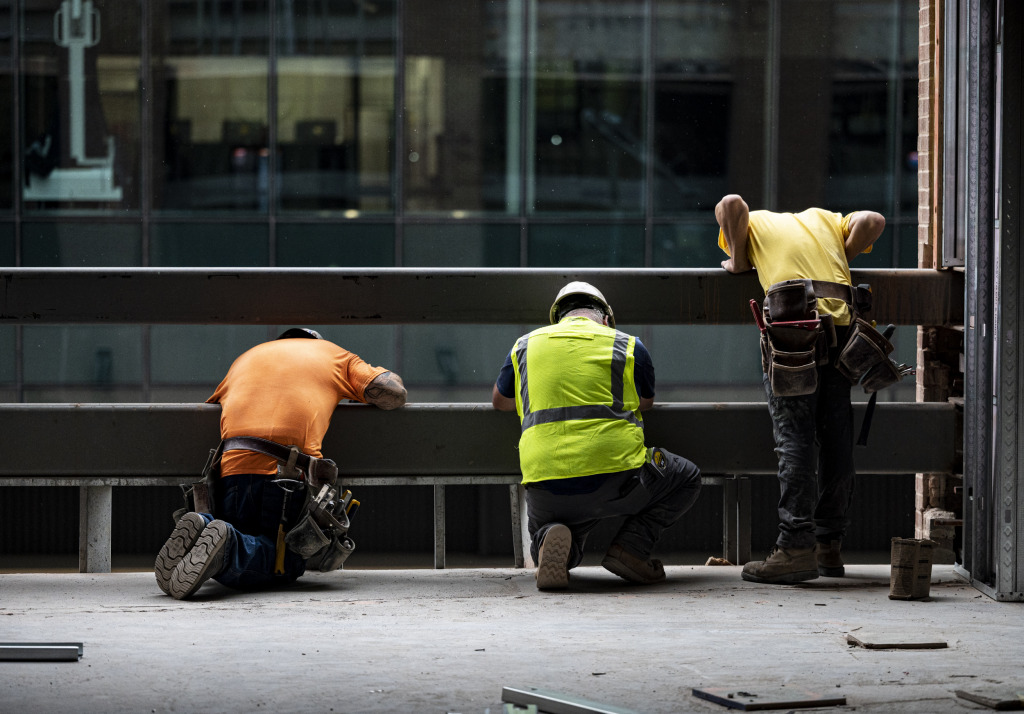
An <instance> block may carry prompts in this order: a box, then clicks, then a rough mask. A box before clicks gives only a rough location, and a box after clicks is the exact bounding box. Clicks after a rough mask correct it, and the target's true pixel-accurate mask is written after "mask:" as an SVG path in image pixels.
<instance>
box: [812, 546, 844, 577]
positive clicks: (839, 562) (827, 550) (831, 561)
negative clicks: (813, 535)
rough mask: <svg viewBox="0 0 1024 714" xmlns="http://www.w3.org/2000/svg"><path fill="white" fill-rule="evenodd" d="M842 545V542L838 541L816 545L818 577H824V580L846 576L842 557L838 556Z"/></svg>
mask: <svg viewBox="0 0 1024 714" xmlns="http://www.w3.org/2000/svg"><path fill="white" fill-rule="evenodd" d="M842 545H843V543H842V541H838V540H833V541H830V542H828V543H818V548H817V556H818V575H824V576H825V577H826V578H841V577H843V576H844V575H846V568H845V567H844V565H843V557H842V556H841V555H840V554H839V549H840V547H841V546H842Z"/></svg>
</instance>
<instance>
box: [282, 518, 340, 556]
mask: <svg viewBox="0 0 1024 714" xmlns="http://www.w3.org/2000/svg"><path fill="white" fill-rule="evenodd" d="M284 542H285V545H287V546H288V550H290V551H292V552H293V553H296V554H297V555H298V556H299V557H301V558H303V559H307V560H308V559H309V558H312V557H313V556H314V555H315V554H316V553H318V552H319V551H321V550H323V549H324V548H326V547H327V546H328V545H330V544H331V537H330V536H328V535H326V534H325V533H324V532H323V529H321V528H320V526H319V525H317V522H316V519H314V518H313V516H312V515H310V514H309V513H307V514H306V515H305V516H303V517H302V520H300V521H299V522H298V523H297V524H296V525H295V527H294V528H292V529H291V530H290V531H288V534H287V535H286V536H285V537H284Z"/></svg>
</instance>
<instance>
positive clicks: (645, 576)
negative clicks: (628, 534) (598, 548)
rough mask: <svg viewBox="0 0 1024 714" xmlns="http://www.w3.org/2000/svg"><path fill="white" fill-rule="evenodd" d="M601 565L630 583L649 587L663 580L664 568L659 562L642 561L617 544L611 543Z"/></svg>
mask: <svg viewBox="0 0 1024 714" xmlns="http://www.w3.org/2000/svg"><path fill="white" fill-rule="evenodd" d="M601 565H602V566H603V567H604V569H605V570H610V571H611V572H613V573H615V574H616V575H618V576H619V577H620V578H623V579H625V580H628V581H629V582H631V583H640V584H641V585H649V584H650V583H656V582H659V581H661V580H664V579H665V567H664V566H663V565H662V564H661V561H660V560H651V559H648V560H644V559H643V558H640V557H638V556H636V555H633V554H632V553H630V552H629V551H628V550H626V549H625V548H623V547H622V546H621V545H619V544H618V543H612V545H611V547H610V548H609V549H608V552H607V553H605V555H604V560H602V561H601Z"/></svg>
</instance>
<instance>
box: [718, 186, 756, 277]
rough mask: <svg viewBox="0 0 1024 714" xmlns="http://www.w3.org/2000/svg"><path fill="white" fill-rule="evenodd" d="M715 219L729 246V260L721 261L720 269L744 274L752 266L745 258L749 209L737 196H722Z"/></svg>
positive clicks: (748, 259)
mask: <svg viewBox="0 0 1024 714" xmlns="http://www.w3.org/2000/svg"><path fill="white" fill-rule="evenodd" d="M715 218H716V219H718V225H719V226H721V228H722V235H723V236H724V237H725V244H726V245H727V246H729V258H728V259H727V260H723V261H722V267H723V268H725V269H726V270H728V271H729V272H730V273H745V272H747V271H748V270H752V269H753V268H754V266H753V265H752V264H751V263H750V258H749V256H747V229H748V228H749V226H750V208H749V207H748V206H747V204H746V202H745V201H744V200H743V198H742V197H741V196H740V195H739V194H735V193H731V194H729V195H728V196H724V197H723V198H722V200H721V201H719V202H718V205H717V206H715Z"/></svg>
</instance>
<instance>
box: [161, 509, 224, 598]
mask: <svg viewBox="0 0 1024 714" xmlns="http://www.w3.org/2000/svg"><path fill="white" fill-rule="evenodd" d="M229 537H230V533H229V531H228V524H227V523H225V522H224V521H212V522H211V523H210V524H209V525H208V526H206V528H205V529H204V530H203V533H202V535H200V536H199V539H198V540H196V543H195V545H194V546H192V549H191V550H189V552H188V553H187V554H186V555H185V557H184V558H182V559H181V562H179V563H178V565H177V566H176V567H175V568H174V571H173V572H172V573H171V578H170V583H169V592H168V595H170V596H171V597H173V598H174V599H176V600H184V599H185V598H187V597H189V596H190V595H192V594H193V593H194V592H195V591H196V590H198V589H199V587H200V586H201V585H202V584H203V583H205V582H206V581H207V580H209V579H210V578H211V577H212V576H213V575H216V573H214V572H210V571H212V570H214V568H215V567H216V568H217V569H218V570H219V568H220V565H221V564H223V562H224V559H223V558H222V557H220V554H221V552H222V551H223V550H224V546H225V545H227V542H228V539H229Z"/></svg>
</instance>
